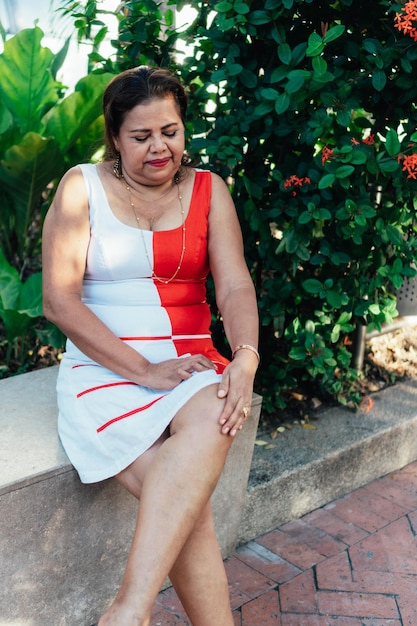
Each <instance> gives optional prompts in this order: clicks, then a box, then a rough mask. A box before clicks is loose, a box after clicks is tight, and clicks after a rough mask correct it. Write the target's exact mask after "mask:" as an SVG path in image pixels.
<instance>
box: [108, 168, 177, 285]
mask: <svg viewBox="0 0 417 626" xmlns="http://www.w3.org/2000/svg"><path fill="white" fill-rule="evenodd" d="M120 178H121V179H122V180H123V182H124V184H125V187H126V191H127V193H128V196H129V204H130V207H131V209H132V211H133V215H134V216H135V219H136V224H137V226H138V229H139V232H140V234H141V238H142V244H143V249H144V251H145V256H146V258H147V260H148V263H149V268H150V270H151V278H153V279H154V280H157V281H158V282H160V283H163V284H164V285H168V283H170V282H171V281H173V280H174V278H175V277H176V276H177V274H178V272H179V271H180V269H181V265H182V262H183V260H184V254H185V234H186V231H187V227H186V225H185V213H184V207H183V205H182V195H181V190H180V185H179V183H178V181H177V180H174V182H175V184H176V185H177V193H178V201H179V203H180V212H181V226H182V242H181V254H180V260H179V262H178V265H177V269H176V270H175V272H174V273H173V275H172V276H171V278H162V277H161V276H158V275H157V274H155V271H154V269H153V266H152V263H151V259H150V256H149V253H148V248H147V247H146V242H145V235H144V234H143V228H141V227H140V216H139V215H138V214H137V213H136V207H135V205H134V203H133V200H132V190H131V188H130V185H129V184H128V183H127V182H126V179H125V177H124V176H123V173H121V175H120ZM169 191H170V190H169ZM167 193H168V192H165V193H164V194H163V195H162V196H161V198H163V197H164V196H165V195H167ZM161 198H158V200H160V199H161ZM151 225H152V222H151Z"/></svg>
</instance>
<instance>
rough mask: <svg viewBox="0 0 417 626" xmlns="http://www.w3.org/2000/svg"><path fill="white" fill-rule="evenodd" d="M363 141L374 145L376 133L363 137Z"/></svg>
mask: <svg viewBox="0 0 417 626" xmlns="http://www.w3.org/2000/svg"><path fill="white" fill-rule="evenodd" d="M362 143H366V144H367V145H368V146H372V145H373V144H374V143H375V133H373V134H372V135H369V136H368V137H366V138H365V139H362Z"/></svg>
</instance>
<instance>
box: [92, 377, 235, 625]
mask: <svg viewBox="0 0 417 626" xmlns="http://www.w3.org/2000/svg"><path fill="white" fill-rule="evenodd" d="M216 390H217V385H213V386H210V387H207V388H206V389H203V390H202V391H200V392H199V393H198V394H196V396H194V398H192V399H191V400H190V402H188V403H187V405H186V406H185V407H183V409H182V410H181V411H179V413H178V414H177V416H176V417H175V418H174V420H173V422H172V424H171V436H170V437H169V438H168V439H166V440H165V441H163V443H161V445H160V446H159V447H158V448H157V449H156V450H155V451H154V456H153V458H152V460H151V462H150V463H149V465H148V467H147V469H146V472H145V473H144V477H143V483H142V489H141V505H140V508H139V515H138V521H137V526H136V531H135V535H134V538H133V543H132V548H131V552H130V555H129V559H128V563H127V567H126V572H125V576H124V579H123V582H122V586H121V589H120V591H119V593H118V595H117V598H116V600H115V602H114V603H113V605H112V606H111V607H110V609H109V610H108V611H107V612H106V613H105V614H104V615H103V617H102V618H101V619H100V622H99V624H100V626H148V625H149V620H150V614H151V610H152V606H153V603H154V600H155V598H156V596H157V594H158V592H159V590H160V587H161V585H162V582H163V581H164V579H165V578H166V576H167V575H168V574H169V572H170V571H171V569H172V568H173V566H174V563H175V562H176V561H177V559H178V556H179V554H180V553H181V551H182V549H183V547H184V545H185V544H186V542H187V540H188V538H189V537H190V535H191V533H192V531H193V529H194V527H196V523H197V521H198V520H200V518H201V516H202V512H203V510H204V509H205V507H206V505H207V503H208V501H209V498H210V496H211V494H212V492H213V490H214V487H215V486H216V483H217V480H218V478H219V476H220V473H221V471H222V468H223V465H224V462H225V459H226V455H227V452H228V450H229V448H230V445H231V443H232V438H230V437H229V436H227V435H223V434H222V433H221V431H220V427H219V424H218V417H219V415H220V411H221V408H222V406H223V401H222V400H219V399H218V398H217V395H216ZM141 458H142V457H141ZM140 462H141V459H138V463H140ZM131 467H132V466H131ZM125 471H127V470H125ZM130 480H132V481H133V479H130ZM125 482H127V479H125ZM206 524H207V522H206ZM206 528H207V525H206ZM197 529H198V526H197V527H196V532H198V530H197ZM200 534H201V533H200ZM196 536H197V535H196ZM210 543H212V541H210ZM191 553H195V548H194V550H191V552H190V553H189V554H188V557H187V556H186V555H184V561H183V562H184V564H185V563H188V562H189V560H190V554H191ZM188 567H189V565H186V567H185V570H184V571H186V570H187V568H188ZM181 571H183V567H181V562H180V563H179V565H178V566H177V570H175V568H174V578H177V579H178V578H179V577H180V572H181ZM223 576H224V574H223ZM223 576H222V577H223ZM222 586H224V584H222ZM180 593H181V591H180ZM186 595H187V594H186ZM223 595H224V592H223ZM186 602H187V600H186ZM189 604H190V607H191V606H192V603H190V602H189ZM194 610H195V609H194ZM200 623H201V625H203V624H205V623H208V622H203V621H201V622H200ZM211 623H213V622H211ZM229 623H230V624H232V623H233V622H232V621H229V622H227V621H226V622H224V626H229ZM217 624H218V626H223V624H222V623H221V622H217ZM196 626H198V622H196Z"/></svg>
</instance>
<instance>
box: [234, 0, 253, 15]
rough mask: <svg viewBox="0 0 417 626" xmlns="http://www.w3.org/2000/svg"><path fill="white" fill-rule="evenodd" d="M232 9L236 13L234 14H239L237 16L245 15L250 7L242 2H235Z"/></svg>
mask: <svg viewBox="0 0 417 626" xmlns="http://www.w3.org/2000/svg"><path fill="white" fill-rule="evenodd" d="M233 9H234V10H235V11H236V13H239V15H246V14H247V13H249V11H250V7H249V6H248V5H247V4H245V3H244V2H236V3H235V4H234V5H233Z"/></svg>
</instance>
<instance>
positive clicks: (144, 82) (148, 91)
mask: <svg viewBox="0 0 417 626" xmlns="http://www.w3.org/2000/svg"><path fill="white" fill-rule="evenodd" d="M170 95H171V96H173V97H174V100H175V102H176V104H177V107H178V113H179V115H180V116H181V119H182V121H183V123H185V115H186V112H187V95H186V93H185V89H184V87H183V86H182V84H181V83H180V81H179V80H178V79H177V78H176V77H175V76H174V75H173V74H171V72H169V71H168V70H166V69H162V68H160V67H148V66H147V65H140V66H139V67H134V68H132V69H129V70H126V71H125V72H122V73H121V74H118V75H117V76H115V77H114V78H113V79H112V80H111V81H110V83H109V84H108V85H107V87H106V89H105V91H104V94H103V113H104V126H105V141H106V146H107V150H106V159H113V158H115V157H117V150H116V148H115V145H114V137H117V136H118V134H119V131H120V127H121V125H122V124H123V121H124V119H125V116H126V113H128V112H129V111H131V110H132V109H133V108H134V107H135V106H137V105H138V104H143V103H144V102H146V101H149V100H152V99H153V98H166V97H167V96H170Z"/></svg>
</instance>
